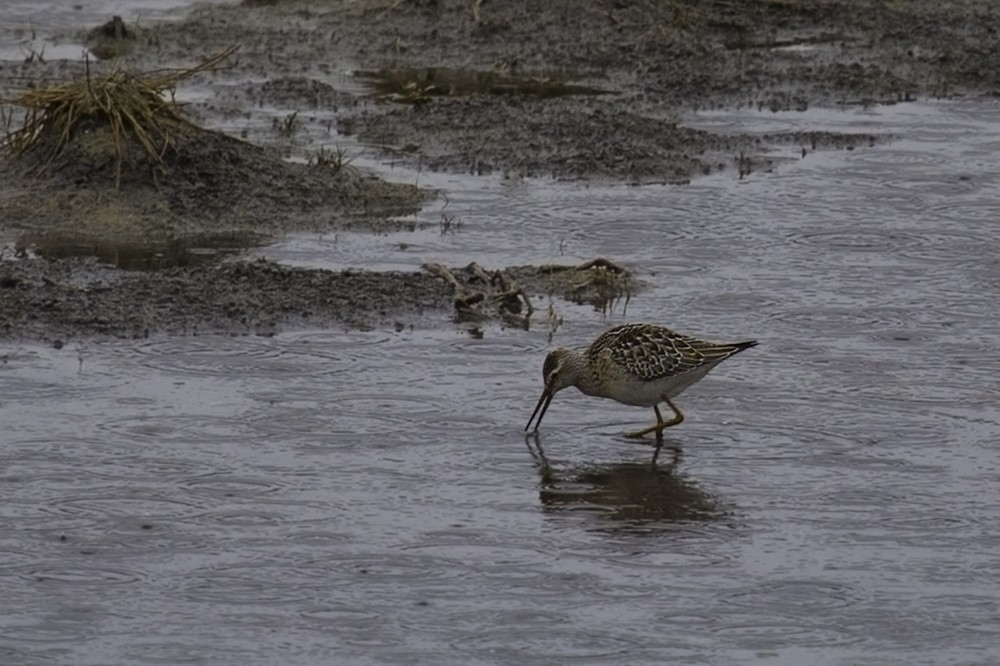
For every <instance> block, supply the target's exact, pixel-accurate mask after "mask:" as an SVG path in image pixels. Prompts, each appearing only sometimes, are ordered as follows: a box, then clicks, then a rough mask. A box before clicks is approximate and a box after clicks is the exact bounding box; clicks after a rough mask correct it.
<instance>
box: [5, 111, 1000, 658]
mask: <svg viewBox="0 0 1000 666" xmlns="http://www.w3.org/2000/svg"><path fill="white" fill-rule="evenodd" d="M998 110H1000V105H998V103H997V102H996V101H995V100H969V101H960V102H947V103H936V104H908V105H898V106H895V107H885V108H875V109H871V110H860V109H859V110H849V111H844V112H822V111H817V112H810V113H808V114H806V115H802V114H791V113H789V114H771V113H769V112H768V113H764V114H757V113H736V114H709V115H704V116H699V117H697V118H694V119H692V122H694V123H695V124H698V125H699V126H704V127H709V128H712V129H714V130H715V131H730V130H733V131H735V130H737V129H739V130H741V131H746V130H750V131H762V132H764V131H774V130H775V129H780V128H812V129H816V128H826V129H836V130H841V131H858V132H865V133H871V132H877V133H880V134H892V135H894V136H896V137H897V138H896V139H895V140H893V141H891V142H888V143H886V144H885V145H880V146H876V147H874V148H865V149H859V150H856V151H850V152H848V151H844V152H837V153H829V154H818V153H817V154H813V153H810V154H809V155H807V156H806V157H805V158H804V159H798V160H797V161H794V162H792V163H789V164H787V165H785V166H782V167H781V168H780V169H779V170H778V171H777V172H775V173H773V174H753V175H751V177H750V178H748V179H746V180H743V181H737V180H736V179H735V178H734V176H733V175H732V174H731V173H730V174H721V175H716V176H712V177H709V178H706V179H702V180H698V181H696V182H695V183H693V184H692V185H690V186H687V187H646V188H628V187H596V186H591V187H588V186H584V185H574V184H553V183H551V182H547V181H502V180H499V179H487V178H483V179H470V178H463V177H456V176H447V175H427V174H422V175H421V176H420V178H421V179H422V182H425V183H426V184H429V185H437V186H445V187H446V188H447V191H448V195H449V197H450V203H449V204H448V205H447V208H446V211H447V212H448V213H449V214H454V215H457V216H458V217H460V218H461V219H462V221H463V225H462V228H461V230H460V231H457V232H453V233H447V234H444V235H442V234H440V232H439V231H438V228H437V220H438V218H439V217H440V215H441V214H442V210H441V208H440V205H441V204H432V205H431V206H430V207H429V208H428V210H426V211H425V212H424V213H422V214H421V215H420V216H418V219H417V221H418V222H420V223H421V224H424V227H423V228H422V229H420V230H417V231H415V232H412V233H401V234H390V235H387V236H386V235H360V234H359V235H350V234H340V235H338V236H337V237H335V238H334V237H324V236H316V235H303V236H297V237H293V238H289V239H286V241H285V242H283V244H282V245H280V246H278V247H276V248H271V249H268V250H267V251H266V252H265V253H266V254H267V255H268V256H269V257H272V258H279V259H284V260H287V261H290V262H292V263H297V264H301V265H316V266H326V267H334V268H337V267H344V266H366V267H369V268H381V267H392V268H407V269H410V268H416V267H418V266H419V265H420V264H421V263H422V262H424V261H445V262H447V263H449V264H452V265H455V264H461V263H463V262H465V261H471V260H476V261H479V262H480V263H481V264H483V265H485V266H487V267H490V268H492V267H501V266H504V265H509V264H524V263H540V262H551V261H563V262H569V261H575V260H577V259H586V258H590V257H592V256H595V255H604V256H607V257H610V258H613V259H615V260H619V261H622V262H624V263H627V264H628V265H629V266H630V267H632V268H633V269H634V270H635V271H636V272H637V273H638V274H639V276H640V277H641V278H643V279H645V280H647V281H648V282H649V283H650V284H651V285H652V287H651V289H650V290H649V291H647V292H645V293H643V294H641V295H639V296H638V297H636V298H634V299H632V300H631V301H630V302H629V303H628V304H627V307H626V306H625V304H622V303H619V304H616V305H615V307H614V309H613V310H612V311H611V312H610V313H609V312H604V313H601V312H597V311H595V310H594V309H593V308H591V307H588V306H574V305H570V304H567V303H564V302H562V301H559V300H556V301H553V302H552V303H551V305H552V306H553V307H554V308H555V310H556V311H557V313H558V314H559V316H561V317H562V318H563V323H562V325H561V326H559V327H558V329H557V330H556V331H555V332H554V334H553V335H552V339H551V340H550V336H549V327H547V326H546V325H545V323H544V321H539V322H538V323H537V325H536V327H535V328H534V329H533V330H531V331H529V332H524V331H516V330H502V329H500V328H496V327H486V328H485V329H484V337H483V338H482V339H476V338H474V337H470V336H469V335H467V334H466V333H465V331H464V330H463V328H462V327H458V326H452V325H451V324H450V323H449V322H447V319H446V317H443V318H442V324H441V327H440V330H437V331H427V330H419V329H418V330H410V329H408V328H407V329H404V330H403V331H401V332H394V331H373V332H344V331H337V330H333V331H297V332H287V333H284V334H281V335H279V336H277V337H275V338H256V337H246V338H228V337H211V336H208V337H192V338H171V339H154V340H145V341H129V342H125V341H117V340H108V341H70V342H69V343H68V344H67V345H66V346H65V347H63V348H62V349H60V350H55V349H51V348H47V347H43V346H39V345H33V344H10V343H7V344H5V345H3V347H2V348H0V424H2V432H0V442H2V448H0V451H2V456H3V465H2V470H0V521H2V522H0V524H2V525H3V529H2V530H0V598H2V599H3V603H2V604H0V663H2V664H5V665H6V664H11V665H15V664H17V665H20V664H25V665H27V664H31V665H34V664H74V665H79V666H84V665H94V666H97V665H108V664H129V665H143V664H205V665H212V666H222V665H226V664H233V665H236V664H239V665H240V666H245V665H246V664H279V663H285V664H333V663H336V664H341V663H343V664H404V663H405V664H409V663H420V664H564V663H573V664H610V663H628V664H664V663H684V664H735V663H753V664H788V665H798V664H990V663H997V662H998V661H1000V650H998V648H997V647H996V646H997V645H998V643H1000V641H998V636H1000V608H998V600H1000V493H998V492H997V487H998V481H1000V453H998V439H1000V436H998V434H1000V410H998V407H997V404H998V397H1000V388H998V386H1000V384H998V382H997V380H996V377H997V376H998V374H1000V362H998V357H997V352H996V350H997V349H998V347H1000V333H998V327H997V325H996V322H997V317H996V312H997V305H996V304H997V303H998V302H1000V300H998V294H1000V266H998V259H997V248H998V247H1000V226H998V221H997V215H996V213H997V209H998V201H1000V175H998V174H1000V123H998V122H997V118H998V117H1000V116H998ZM787 154H788V156H789V157H798V155H799V153H798V149H789V150H788V152H787ZM392 175H393V176H394V177H398V178H400V179H406V178H410V177H411V175H408V174H406V173H405V172H399V171H394V172H392ZM435 206H437V207H435ZM400 243H403V244H405V245H406V249H405V250H404V249H401V247H400ZM536 305H540V306H541V307H542V308H547V307H548V305H549V303H548V302H545V301H542V302H541V303H536ZM624 321H650V322H656V323H660V324H665V325H669V326H671V327H673V328H676V329H678V330H680V331H682V332H686V333H692V334H698V335H702V336H705V337H710V338H711V337H715V338H721V339H744V338H757V339H759V340H760V341H761V345H760V346H759V347H757V348H756V349H754V350H752V351H749V352H747V353H746V354H741V355H740V356H739V357H737V358H735V359H733V360H731V361H727V362H726V363H725V364H724V365H723V366H721V367H720V368H718V369H717V370H715V371H714V372H713V374H712V375H710V376H709V377H708V378H707V379H705V380H704V381H702V382H701V383H700V384H698V385H697V386H696V387H695V388H693V389H691V390H690V391H689V392H688V393H686V394H685V395H684V396H682V397H681V398H680V400H679V401H678V402H679V404H680V406H681V407H682V409H684V410H685V413H686V415H687V417H688V418H687V420H686V421H685V422H684V424H683V425H682V426H680V427H678V428H676V429H672V430H671V431H668V435H669V436H668V438H667V442H666V445H665V447H664V449H663V450H662V451H661V452H660V455H659V458H658V461H657V464H656V466H653V465H652V464H651V459H652V454H653V450H652V449H651V448H650V447H648V446H644V445H642V444H638V443H635V442H632V441H629V440H625V439H623V438H622V437H621V434H622V433H623V432H625V431H627V430H630V429H635V428H636V427H640V426H642V425H645V424H646V423H647V422H649V421H650V420H651V418H652V411H651V410H641V409H636V408H630V407H625V406H622V405H617V404H615V403H612V402H610V401H602V400H598V399H593V398H588V397H585V396H582V395H580V394H578V393H576V392H575V391H566V392H565V393H561V394H560V395H559V396H558V397H557V398H556V400H555V401H554V402H553V404H552V407H551V409H550V410H549V412H548V414H547V415H546V418H545V421H544V425H543V428H542V430H541V433H540V437H539V438H538V440H537V442H536V441H533V440H528V441H525V439H524V436H523V433H522V429H523V427H524V423H525V422H526V420H527V417H528V415H529V414H530V411H531V408H532V407H534V404H535V401H536V400H537V398H538V395H539V392H540V390H541V376H540V375H541V362H542V359H543V357H544V354H545V352H546V350H547V349H549V348H550V347H551V346H553V345H556V344H559V345H583V344H586V343H588V342H589V341H590V340H592V339H593V338H594V337H595V336H596V335H597V334H598V333H599V332H601V331H602V330H604V329H605V328H607V327H610V326H612V325H614V324H617V323H621V322H624ZM539 447H540V449H539Z"/></svg>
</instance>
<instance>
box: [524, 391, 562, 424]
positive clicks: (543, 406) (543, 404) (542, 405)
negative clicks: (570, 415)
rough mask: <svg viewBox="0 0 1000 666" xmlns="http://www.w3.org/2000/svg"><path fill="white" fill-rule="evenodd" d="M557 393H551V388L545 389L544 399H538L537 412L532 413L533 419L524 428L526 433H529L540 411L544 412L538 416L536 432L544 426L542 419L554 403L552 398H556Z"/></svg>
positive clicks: (543, 392)
mask: <svg viewBox="0 0 1000 666" xmlns="http://www.w3.org/2000/svg"><path fill="white" fill-rule="evenodd" d="M555 395H556V394H555V393H552V392H551V391H549V387H547V386H546V387H545V390H544V391H542V397H541V398H539V399H538V404H537V405H535V411H533V412H531V418H530V419H528V425H526V426H524V431H525V432H528V428H530V427H531V422H532V421H534V420H535V414H538V410H542V413H541V414H538V421H537V422H536V423H535V430H538V427H539V426H540V425H542V417H543V416H545V411H546V410H547V409H548V408H549V404H550V403H551V402H552V398H554V397H555Z"/></svg>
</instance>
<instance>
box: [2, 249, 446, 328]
mask: <svg viewBox="0 0 1000 666" xmlns="http://www.w3.org/2000/svg"><path fill="white" fill-rule="evenodd" d="M0 304H2V307H0V335H3V336H4V337H10V338H15V339H23V338H28V339H41V340H52V341H54V340H56V339H62V340H65V339H69V338H75V337H85V336H94V335H100V336H115V337H121V338H136V337H146V336H149V335H156V334H171V335H197V334H207V333H224V334H231V335H273V334H274V333H276V332H278V331H279V330H280V329H282V328H286V327H310V328H323V327H330V326H338V325H339V326H348V327H352V328H366V327H370V326H375V325H385V324H387V323H388V324H392V323H394V322H402V323H404V324H406V323H412V321H413V320H416V319H418V318H419V317H420V316H421V315H422V314H424V313H425V312H428V311H432V312H435V313H440V312H442V311H444V310H446V309H447V307H448V306H449V300H448V297H447V293H446V291H445V290H444V289H443V288H442V286H441V284H440V283H439V282H438V281H437V280H435V279H434V278H432V277H431V276H430V275H424V274H420V273H369V272H359V271H342V272H334V271H326V270H310V269H302V268H292V267H288V266H281V265H279V264H275V263H273V262H270V261H265V260H259V261H234V262H224V263H221V264H203V265H200V266H194V267H175V268H170V269H167V270H163V271H157V272H133V271H123V270H117V269H114V268H111V267H109V266H106V265H102V264H99V263H97V262H96V261H94V260H92V259H74V260H64V261H46V260H43V259H25V260H20V261H5V262H3V263H0Z"/></svg>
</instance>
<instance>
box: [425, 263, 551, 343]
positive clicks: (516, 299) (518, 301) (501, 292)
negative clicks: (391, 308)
mask: <svg viewBox="0 0 1000 666" xmlns="http://www.w3.org/2000/svg"><path fill="white" fill-rule="evenodd" d="M422 268H423V269H424V270H425V271H427V272H428V273H430V274H431V275H434V276H437V277H439V278H441V279H443V280H444V281H445V282H447V283H448V284H449V285H450V286H451V288H452V290H453V294H452V304H453V305H454V306H455V313H456V316H457V318H458V320H459V321H481V320H485V319H492V318H495V317H499V318H501V319H503V320H504V321H506V322H508V323H511V324H514V325H516V326H518V327H519V328H523V329H525V330H527V328H528V322H529V320H530V318H531V314H532V313H533V312H534V311H535V308H534V307H532V305H531V299H530V298H528V295H527V294H526V293H524V291H523V290H522V289H521V288H520V287H519V286H517V283H516V282H514V280H513V279H511V277H510V276H509V275H507V274H506V273H505V272H504V271H502V270H497V271H493V272H492V273H488V272H486V271H485V270H483V268H482V266H480V265H479V264H477V263H476V262H472V263H471V264H469V265H468V266H466V267H465V268H463V269H455V271H452V270H451V269H449V268H447V267H445V266H442V265H441V264H434V263H428V264H424V265H423V267H422ZM455 272H459V273H460V274H463V275H462V277H463V278H464V280H465V282H464V283H463V282H461V281H459V280H458V279H457V278H456V277H455Z"/></svg>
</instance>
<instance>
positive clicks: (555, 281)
mask: <svg viewBox="0 0 1000 666" xmlns="http://www.w3.org/2000/svg"><path fill="white" fill-rule="evenodd" d="M423 269H424V270H425V271H427V272H428V273H430V274H431V275H435V276H437V277H439V278H441V279H443V280H444V281H445V282H447V283H448V284H449V285H450V286H451V288H452V303H453V305H454V307H455V313H456V318H457V319H458V320H459V321H471V322H478V321H484V320H489V319H497V318H499V319H501V320H503V321H505V322H507V323H510V324H513V325H517V326H519V327H521V328H524V329H527V328H528V326H529V323H530V318H531V316H532V314H534V312H535V308H534V306H533V305H532V303H531V299H530V297H529V296H528V293H529V292H532V293H536V294H543V295H547V296H553V295H556V296H559V297H562V298H564V299H566V300H568V301H570V302H573V303H577V304H583V303H589V304H592V305H593V306H594V307H595V308H598V309H600V310H601V311H605V310H607V309H608V308H609V307H610V306H611V305H612V304H613V303H615V302H617V301H619V300H621V299H625V300H626V302H627V300H628V299H629V298H631V295H632V294H633V293H634V292H635V290H636V289H637V288H639V287H640V286H641V284H640V283H638V282H637V281H636V280H635V279H634V278H633V277H632V275H631V273H630V272H629V271H628V270H627V269H626V268H624V267H622V266H619V265H618V264H616V263H614V262H612V261H610V260H608V259H604V258H601V257H598V258H596V259H591V260H590V261H585V262H583V263H582V264H577V265H561V264H545V265H542V266H515V267H510V268H506V269H504V270H497V271H492V272H490V271H486V270H484V269H483V268H482V267H481V266H480V265H479V264H477V263H475V262H473V263H471V264H469V265H468V266H465V267H464V268H447V267H445V266H442V265H441V264H434V263H429V264H424V265H423ZM560 319H561V318H560V317H559V316H558V315H557V314H556V312H555V310H554V308H553V307H552V306H551V305H550V307H549V309H548V313H547V315H546V322H547V326H548V327H549V329H550V330H554V328H556V327H558V323H559V321H560Z"/></svg>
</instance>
